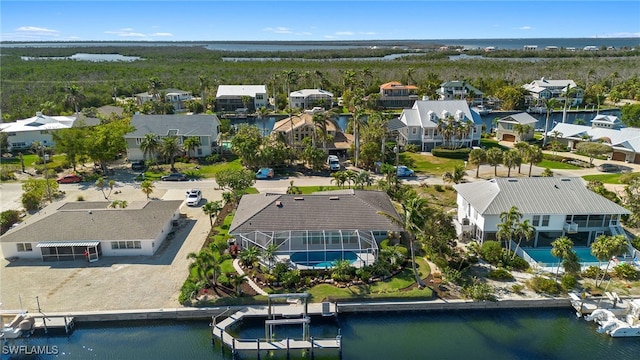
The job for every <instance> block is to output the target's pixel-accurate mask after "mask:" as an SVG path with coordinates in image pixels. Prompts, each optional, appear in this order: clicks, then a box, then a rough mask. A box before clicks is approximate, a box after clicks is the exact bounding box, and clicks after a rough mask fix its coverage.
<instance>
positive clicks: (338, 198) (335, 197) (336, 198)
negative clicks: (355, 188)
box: [329, 196, 340, 200]
mask: <svg viewBox="0 0 640 360" xmlns="http://www.w3.org/2000/svg"><path fill="white" fill-rule="evenodd" d="M329 200H340V197H338V196H329Z"/></svg>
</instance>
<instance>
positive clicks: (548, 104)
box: [542, 98, 556, 147]
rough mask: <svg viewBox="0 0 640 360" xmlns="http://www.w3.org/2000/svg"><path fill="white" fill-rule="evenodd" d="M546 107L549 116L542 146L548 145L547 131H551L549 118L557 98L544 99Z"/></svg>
mask: <svg viewBox="0 0 640 360" xmlns="http://www.w3.org/2000/svg"><path fill="white" fill-rule="evenodd" d="M543 103H544V107H545V108H546V109H547V118H546V121H545V125H544V134H543V136H544V137H543V138H542V147H545V146H547V132H549V119H550V116H551V112H553V107H554V106H555V105H556V99H554V98H550V99H544V100H543Z"/></svg>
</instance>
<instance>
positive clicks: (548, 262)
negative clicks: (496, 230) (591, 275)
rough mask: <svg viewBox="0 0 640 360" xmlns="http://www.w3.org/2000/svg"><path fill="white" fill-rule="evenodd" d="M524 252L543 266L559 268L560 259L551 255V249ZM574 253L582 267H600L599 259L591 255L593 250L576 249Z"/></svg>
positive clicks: (525, 249) (530, 249) (526, 250)
mask: <svg viewBox="0 0 640 360" xmlns="http://www.w3.org/2000/svg"><path fill="white" fill-rule="evenodd" d="M522 250H524V252H525V253H527V255H529V256H531V258H532V259H533V260H535V261H536V262H537V263H538V264H540V265H542V266H558V261H559V260H560V259H558V258H557V257H555V256H553V255H551V248H536V249H533V248H523V249H522ZM573 251H575V252H576V254H577V255H578V259H579V260H580V263H581V264H582V265H598V259H596V258H595V257H594V256H593V255H591V248H588V247H574V248H573Z"/></svg>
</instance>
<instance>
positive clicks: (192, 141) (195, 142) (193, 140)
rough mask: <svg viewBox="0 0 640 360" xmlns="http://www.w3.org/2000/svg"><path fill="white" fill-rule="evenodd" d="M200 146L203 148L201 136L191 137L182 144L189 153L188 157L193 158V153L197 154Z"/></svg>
mask: <svg viewBox="0 0 640 360" xmlns="http://www.w3.org/2000/svg"><path fill="white" fill-rule="evenodd" d="M200 146H202V141H201V140H200V136H189V137H188V138H186V139H184V143H183V144H182V147H183V148H184V150H186V151H187V156H189V157H191V152H192V151H193V152H195V151H196V149H197V148H199V147H200ZM194 155H195V154H194Z"/></svg>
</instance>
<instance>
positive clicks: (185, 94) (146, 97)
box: [135, 89, 195, 112]
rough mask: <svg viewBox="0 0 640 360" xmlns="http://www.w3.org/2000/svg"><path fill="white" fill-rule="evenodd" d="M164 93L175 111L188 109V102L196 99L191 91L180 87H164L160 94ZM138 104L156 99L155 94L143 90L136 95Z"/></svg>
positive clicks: (165, 98) (166, 100)
mask: <svg viewBox="0 0 640 360" xmlns="http://www.w3.org/2000/svg"><path fill="white" fill-rule="evenodd" d="M162 95H164V101H165V102H167V103H169V104H171V105H173V109H174V110H175V112H184V111H187V105H186V102H187V101H189V100H193V99H195V97H194V96H193V95H191V92H189V91H185V90H180V89H164V90H160V91H158V96H162ZM135 97H136V101H137V102H138V105H142V104H144V103H146V102H147V101H151V100H154V95H153V94H150V93H149V92H143V93H139V94H136V95H135Z"/></svg>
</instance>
